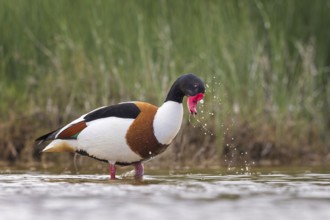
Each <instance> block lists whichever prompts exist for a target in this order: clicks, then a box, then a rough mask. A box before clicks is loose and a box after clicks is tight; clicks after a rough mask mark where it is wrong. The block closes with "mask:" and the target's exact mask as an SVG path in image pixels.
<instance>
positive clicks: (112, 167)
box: [109, 162, 116, 180]
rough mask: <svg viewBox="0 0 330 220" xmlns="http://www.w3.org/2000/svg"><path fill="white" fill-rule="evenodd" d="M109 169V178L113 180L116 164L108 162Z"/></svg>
mask: <svg viewBox="0 0 330 220" xmlns="http://www.w3.org/2000/svg"><path fill="white" fill-rule="evenodd" d="M109 170H110V179H111V180H115V179H116V165H115V163H111V162H110V167H109Z"/></svg>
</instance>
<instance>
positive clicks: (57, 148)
mask: <svg viewBox="0 0 330 220" xmlns="http://www.w3.org/2000/svg"><path fill="white" fill-rule="evenodd" d="M76 150H77V141H76V140H60V139H57V140H53V141H52V142H50V143H49V144H48V145H47V146H46V147H45V148H44V149H43V150H42V152H76Z"/></svg>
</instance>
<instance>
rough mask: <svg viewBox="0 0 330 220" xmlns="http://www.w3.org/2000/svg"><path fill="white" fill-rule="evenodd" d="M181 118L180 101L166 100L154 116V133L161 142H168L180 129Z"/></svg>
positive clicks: (181, 108)
mask: <svg viewBox="0 0 330 220" xmlns="http://www.w3.org/2000/svg"><path fill="white" fill-rule="evenodd" d="M182 118H183V107H182V103H178V102H174V101H166V102H164V104H163V105H162V106H160V107H159V108H158V110H157V113H156V115H155V118H154V122H153V127H154V135H155V137H156V138H157V140H158V142H159V143H161V144H170V143H171V142H172V140H173V138H175V136H176V135H177V133H178V132H179V130H180V127H181V123H182Z"/></svg>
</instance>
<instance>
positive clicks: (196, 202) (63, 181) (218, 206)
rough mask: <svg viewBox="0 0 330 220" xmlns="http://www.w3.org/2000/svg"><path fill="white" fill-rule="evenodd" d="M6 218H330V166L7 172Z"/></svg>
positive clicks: (0, 210)
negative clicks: (226, 171)
mask: <svg viewBox="0 0 330 220" xmlns="http://www.w3.org/2000/svg"><path fill="white" fill-rule="evenodd" d="M0 189H1V190H0V219H5V220H11V219H15V220H16V219H22V220H23V219H24V220H29V219H31V220H32V219H33V220H38V219H42V220H47V219H50V220H52V219H54V220H55V219H79V220H84V219H98V220H99V219H123V220H125V219H135V220H136V219H137V220H139V219H143V220H145V219H157V220H162V219H171V218H172V219H189V220H194V219H226V220H231V219H254V220H258V219H260V220H261V219H262V220H264V219H267V220H269V219H300V220H301V219H330V174H321V173H301V174H293V175H289V174H279V173H277V174H267V175H261V174H259V175H215V174H209V175H208V174H190V175H182V174H180V175H147V176H145V179H144V181H142V182H141V181H135V180H116V181H109V179H108V176H106V175H48V174H40V173H29V174H1V175H0Z"/></svg>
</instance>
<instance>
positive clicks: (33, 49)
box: [0, 0, 330, 166]
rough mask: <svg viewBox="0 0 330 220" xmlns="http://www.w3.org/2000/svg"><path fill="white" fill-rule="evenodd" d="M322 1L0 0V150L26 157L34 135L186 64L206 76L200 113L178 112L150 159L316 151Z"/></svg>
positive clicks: (328, 45)
mask: <svg viewBox="0 0 330 220" xmlns="http://www.w3.org/2000/svg"><path fill="white" fill-rule="evenodd" d="M329 11H330V1H328V0H314V1H309V0H290V1H287V0H276V1H270V0H269V1H266V0H241V1H239V0H230V1H228V0H218V1H216V0H205V1H201V0H180V1H176V0H125V1H116V0H106V1H105V0H104V1H102V0H94V1H90V0H80V1H73V0H57V1H51V0H34V1H25V0H17V1H11V0H3V1H1V2H0V30H1V31H0V100H1V103H0V150H1V152H2V154H1V155H0V160H2V161H11V162H15V161H16V162H17V161H21V162H22V161H24V162H33V161H34V157H33V154H34V153H33V149H34V148H33V146H34V142H33V141H34V139H35V138H36V137H38V136H39V135H41V134H43V133H44V132H48V131H50V130H53V129H55V128H56V127H58V126H61V125H63V124H65V123H68V122H69V121H71V120H73V119H75V118H76V117H78V116H79V115H81V114H83V113H85V112H87V111H90V110H92V109H94V108H96V107H99V106H103V105H109V104H114V103H117V102H121V101H127V100H143V101H148V102H151V103H154V104H158V105H159V104H161V102H162V101H163V99H164V98H165V96H166V93H167V91H168V89H169V87H170V86H171V83H172V82H173V81H174V80H175V79H176V78H177V77H178V76H179V75H181V74H183V73H187V72H194V73H196V74H197V75H199V76H200V77H201V78H203V79H204V80H205V82H206V83H207V85H208V90H207V95H206V98H205V103H204V104H203V108H201V109H200V110H199V111H200V112H201V114H200V115H199V116H198V117H197V119H196V118H195V119H193V118H192V119H191V122H190V123H189V122H188V116H187V114H186V116H187V117H186V119H185V121H184V124H183V129H182V132H180V134H179V136H178V138H176V140H175V143H174V144H173V146H172V147H171V148H170V149H169V150H168V151H167V152H166V153H165V156H162V157H161V158H159V159H157V160H155V162H154V163H155V164H157V163H159V164H162V162H164V163H165V164H166V163H167V164H168V163H169V162H171V163H172V164H176V165H177V166H185V165H189V164H193V163H194V164H196V163H197V162H198V163H199V164H204V165H205V164H206V165H210V166H211V165H214V164H220V163H222V164H223V163H225V164H229V165H230V164H232V163H236V162H237V163H240V162H242V161H243V163H247V162H246V161H249V162H252V161H253V162H254V163H256V164H260V165H263V164H290V163H298V164H324V163H327V162H329V161H330V145H329V142H330V138H329V136H330V114H329V109H330V28H329V27H330V13H329ZM47 156H48V155H47ZM36 157H38V156H36ZM49 157H55V158H56V159H57V160H59V157H64V156H49Z"/></svg>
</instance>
